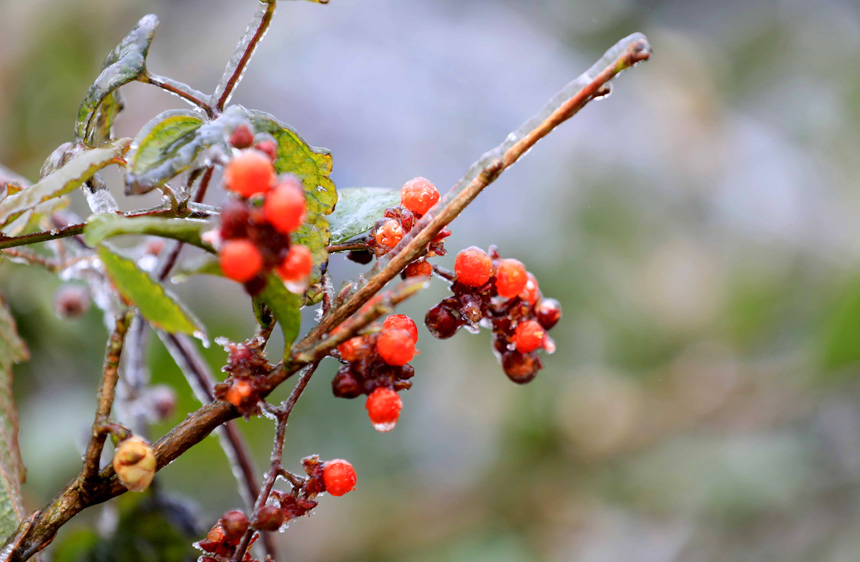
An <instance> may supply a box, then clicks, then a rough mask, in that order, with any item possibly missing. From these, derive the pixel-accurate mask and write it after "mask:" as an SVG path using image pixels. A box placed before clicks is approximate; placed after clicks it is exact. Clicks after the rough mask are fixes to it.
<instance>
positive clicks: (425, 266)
mask: <svg viewBox="0 0 860 562" xmlns="http://www.w3.org/2000/svg"><path fill="white" fill-rule="evenodd" d="M432 274H433V266H432V265H430V263H429V262H426V261H424V260H418V261H414V262H412V263H410V264H409V265H407V266H406V269H404V270H403V275H404V276H405V277H429V276H430V275H432Z"/></svg>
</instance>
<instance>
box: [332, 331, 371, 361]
mask: <svg viewBox="0 0 860 562" xmlns="http://www.w3.org/2000/svg"><path fill="white" fill-rule="evenodd" d="M337 350H338V351H339V352H340V357H341V359H343V360H344V361H346V362H347V363H353V362H355V361H358V360H359V359H362V358H364V357H367V355H368V354H369V353H370V343H369V342H368V341H367V338H365V337H363V336H356V337H354V338H350V339H348V340H346V341H345V342H343V343H342V344H340V345H339V346H337Z"/></svg>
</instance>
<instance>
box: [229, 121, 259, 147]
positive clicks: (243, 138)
mask: <svg viewBox="0 0 860 562" xmlns="http://www.w3.org/2000/svg"><path fill="white" fill-rule="evenodd" d="M252 144H254V132H253V131H251V128H250V127H249V126H248V125H246V124H245V123H242V124H240V125H239V126H238V127H236V128H235V129H233V132H232V133H231V134H230V145H231V146H233V147H234V148H248V147H249V146H251V145H252Z"/></svg>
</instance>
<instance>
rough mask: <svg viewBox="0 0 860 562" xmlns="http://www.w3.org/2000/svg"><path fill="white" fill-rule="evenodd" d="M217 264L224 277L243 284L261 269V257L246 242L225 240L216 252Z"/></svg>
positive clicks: (256, 250) (251, 245) (250, 244)
mask: <svg viewBox="0 0 860 562" xmlns="http://www.w3.org/2000/svg"><path fill="white" fill-rule="evenodd" d="M218 263H219V264H220V265H221V272H222V273H224V276H225V277H227V278H229V279H232V280H234V281H238V282H240V283H244V282H246V281H250V280H251V279H253V278H254V277H255V276H256V275H257V274H258V273H259V272H260V270H261V269H263V256H262V255H260V251H259V250H258V249H257V247H256V246H255V245H254V244H252V243H251V242H250V241H248V240H227V241H226V242H224V244H223V245H222V246H221V250H220V251H219V252H218Z"/></svg>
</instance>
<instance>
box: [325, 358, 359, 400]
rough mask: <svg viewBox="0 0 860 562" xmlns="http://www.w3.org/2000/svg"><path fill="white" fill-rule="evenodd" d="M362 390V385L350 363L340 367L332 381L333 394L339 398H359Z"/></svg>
mask: <svg viewBox="0 0 860 562" xmlns="http://www.w3.org/2000/svg"><path fill="white" fill-rule="evenodd" d="M361 390H362V389H361V385H360V384H359V382H358V379H356V378H355V375H353V373H352V370H351V369H350V368H349V365H344V366H343V367H341V368H340V369H338V371H337V374H336V375H335V376H334V379H332V381H331V391H332V394H334V395H335V396H337V397H338V398H358V397H359V396H361Z"/></svg>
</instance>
